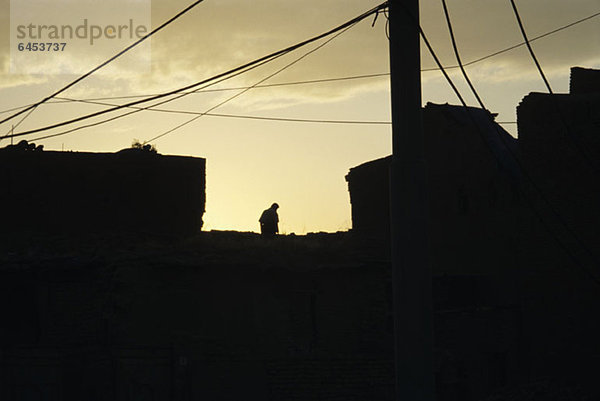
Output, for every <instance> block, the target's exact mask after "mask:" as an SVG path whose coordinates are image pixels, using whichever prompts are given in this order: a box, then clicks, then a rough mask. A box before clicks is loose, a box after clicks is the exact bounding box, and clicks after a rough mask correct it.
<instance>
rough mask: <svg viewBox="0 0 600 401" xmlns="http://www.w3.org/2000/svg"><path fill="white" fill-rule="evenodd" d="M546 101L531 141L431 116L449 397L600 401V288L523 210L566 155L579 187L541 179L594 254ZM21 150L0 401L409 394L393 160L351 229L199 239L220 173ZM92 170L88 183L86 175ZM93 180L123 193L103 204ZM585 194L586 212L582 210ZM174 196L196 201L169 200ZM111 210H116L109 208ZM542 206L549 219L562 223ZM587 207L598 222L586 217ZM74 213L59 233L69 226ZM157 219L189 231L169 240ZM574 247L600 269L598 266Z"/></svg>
mask: <svg viewBox="0 0 600 401" xmlns="http://www.w3.org/2000/svg"><path fill="white" fill-rule="evenodd" d="M556 96H559V97H560V96H561V95H556ZM562 96H565V95H562ZM567 96H568V95H567ZM573 96H580V95H573ZM581 96H586V97H585V99H588V96H592V97H593V96H594V95H589V94H585V95H581ZM540 98H543V99H546V98H545V96H538V95H530V96H529V97H528V98H526V99H525V100H524V102H523V103H522V105H521V106H520V107H519V133H520V136H522V138H520V140H519V141H516V140H514V139H513V138H511V137H510V136H509V135H508V134H507V133H506V132H504V131H503V130H502V129H501V128H499V127H498V126H497V125H496V124H495V123H493V122H492V121H491V120H490V118H489V117H490V115H489V113H488V112H486V111H482V110H476V109H473V110H472V112H473V115H472V116H471V117H469V116H468V115H466V113H465V111H464V110H463V109H462V108H460V107H455V106H448V105H433V104H430V105H428V106H427V107H425V109H424V111H423V113H424V114H423V116H424V127H425V133H426V150H427V153H426V154H427V157H428V163H429V188H430V200H431V210H430V217H431V218H430V230H429V232H430V234H431V238H430V240H431V261H432V268H433V273H434V276H433V297H434V330H435V332H434V337H435V349H434V356H435V360H434V370H435V376H436V390H437V399H438V400H439V401H476V400H482V401H483V400H485V401H498V400H506V401H509V400H510V401H513V400H518V401H525V400H527V401H532V400H559V401H567V400H568V401H570V400H577V401H583V400H596V399H600V395H599V394H598V389H597V388H596V387H597V386H596V383H595V381H596V380H597V377H596V376H597V372H596V370H597V369H595V367H596V366H598V364H599V362H600V345H599V344H600V343H599V342H598V337H600V328H599V322H598V319H596V311H597V310H599V308H600V291H599V289H598V288H599V287H598V286H597V285H596V284H595V282H594V281H593V280H592V279H591V278H590V276H589V275H587V274H586V273H584V270H582V269H581V266H579V265H578V264H576V263H574V262H573V259H572V257H569V255H568V254H566V253H565V251H564V250H563V249H561V247H560V246H558V245H557V243H556V241H555V239H554V238H553V236H552V235H551V234H549V231H548V230H547V229H546V228H545V226H544V223H543V222H542V220H541V219H540V216H538V215H537V214H536V213H534V212H533V211H532V210H531V209H529V208H528V206H527V204H528V202H527V201H526V199H529V197H530V196H531V194H532V193H533V190H532V189H531V188H530V187H527V186H526V184H525V182H526V180H527V178H526V177H524V176H523V174H522V173H521V169H520V168H519V166H518V165H516V164H515V162H514V159H513V158H512V155H513V154H515V155H517V156H518V157H520V158H521V159H520V162H521V164H523V165H526V164H527V163H534V162H536V163H538V162H539V163H541V161H543V160H546V158H547V157H548V156H547V155H541V154H540V155H539V156H536V158H533V157H532V156H530V155H531V154H532V153H531V152H532V151H533V150H536V149H537V150H539V151H542V150H543V151H544V152H552V154H553V155H554V156H553V157H555V159H553V162H552V164H557V165H558V164H559V163H562V168H559V167H558V166H557V168H556V169H555V170H552V171H556V172H560V173H561V174H563V175H561V176H557V177H551V176H550V177H549V176H545V175H544V174H545V173H546V172H547V171H548V170H547V169H546V167H540V168H538V170H535V168H534V166H535V165H534V164H530V165H528V166H529V167H528V168H529V169H530V172H529V174H534V173H538V174H541V175H544V177H546V179H547V180H548V181H547V182H548V183H547V184H545V185H546V186H545V190H547V191H548V194H549V195H547V196H554V197H555V198H554V200H553V202H558V200H560V199H562V197H566V198H565V199H566V201H565V202H564V203H555V204H556V205H557V206H556V207H559V206H560V205H562V206H560V207H566V209H559V211H560V213H561V214H564V215H565V216H570V217H568V218H569V219H570V220H569V222H570V224H573V227H575V229H576V230H578V232H581V233H582V235H587V236H586V237H585V238H584V240H585V241H591V240H592V239H593V231H592V229H593V228H594V227H597V226H598V224H597V222H598V221H597V220H595V219H596V218H597V208H594V207H595V206H594V205H597V204H598V202H596V201H595V199H596V198H594V197H595V196H596V195H597V192H594V191H593V190H591V189H590V190H589V199H588V198H584V199H583V200H585V201H583V200H581V202H580V200H579V198H578V197H577V196H574V197H572V198H569V196H571V195H570V193H565V191H564V189H562V185H569V188H570V190H576V189H577V185H586V186H587V188H593V187H592V186H591V184H590V183H587V182H585V180H587V179H589V177H590V176H589V175H585V174H586V172H585V171H580V170H573V169H572V166H574V165H575V164H574V162H575V160H573V159H566V160H565V159H561V158H560V157H563V156H565V154H563V153H562V152H555V151H554V150H552V146H550V143H551V142H548V146H545V145H544V141H543V139H542V138H543V135H545V134H546V129H548V131H547V132H548V135H549V136H550V135H551V132H554V131H551V130H550V129H551V128H553V127H554V126H555V125H556V122H555V124H549V125H548V126H544V127H545V128H544V129H537V128H536V127H539V126H540V124H544V121H545V120H544V118H543V116H544V115H546V118H548V119H550V118H555V116H553V115H552V112H551V111H548V110H547V109H545V107H546V106H544V104H545V103H544V102H543V101H539V100H538V99H540ZM527 99H530V100H527ZM565 99H566V100H565V101H568V102H571V101H573V100H574V99H575V98H573V97H566V98H565ZM582 101H583V102H584V103H578V104H579V106H577V107H574V108H573V109H572V110H573V113H574V114H573V116H575V117H569V116H570V114H569V113H567V112H566V110H567V109H562V110H565V111H563V115H564V118H565V120H566V121H571V122H570V124H573V125H572V126H581V127H591V129H590V130H587V131H585V132H586V133H587V134H585V135H589V136H583V137H585V138H591V139H592V140H593V138H594V137H592V136H591V135H593V132H595V131H594V127H595V124H596V121H597V120H596V119H597V115H598V114H597V113H596V112H593V111H589V112H588V111H586V113H587V114H584V115H587V116H589V118H590V119H588V120H584V119H581V117H577V116H580V114H578V113H580V110H581V109H582V108H583V110H595V109H593V107H596V103H593V102H592V103H585V102H588V101H589V99H588V100H582ZM582 104H589V107H591V108H588V109H585V108H584V106H581V105H582ZM550 106H552V107H554V106H553V105H552V103H551V104H550ZM585 107H588V106H585ZM544 110H545V111H544ZM533 116H537V117H536V118H538V120H536V121H537V122H536V123H535V124H533V123H532V124H529V123H528V122H529V121H531V119H532V118H534V117H533ZM570 118H572V119H570ZM555 131H556V134H557V135H559V134H561V132H560V130H558V129H556V130H555ZM596 132H597V131H596ZM552 135H554V134H552ZM526 138H530V139H526ZM561 138H562V137H561ZM521 140H523V141H529V142H528V143H529V144H530V147H527V146H521V144H520V141H521ZM561 140H562V139H561ZM586 140H587V139H586ZM517 142H519V143H517ZM587 151H588V152H592V151H593V147H592V146H587ZM24 152H25V153H24V154H21V155H20V156H21V157H22V158H21V159H19V160H21V161H17V162H15V163H21V164H20V165H21V166H25V167H23V169H24V170H23V171H25V172H27V175H24V173H21V172H20V170H15V169H14V166H16V165H19V164H10V163H7V162H6V160H9V159H7V157H13V158H16V157H17V156H16V155H9V156H6V154H0V160H4V162H3V163H5V164H3V168H6V169H11V168H12V169H13V170H11V171H12V174H13V175H12V177H15V176H16V175H18V174H21V177H24V178H22V180H19V181H13V182H16V184H11V185H13V186H11V188H13V189H11V191H12V192H11V194H12V195H11V196H10V197H9V198H11V199H12V201H10V202H8V205H9V206H11V205H12V207H21V208H22V209H20V210H21V212H20V213H21V214H23V213H24V216H22V217H21V218H22V221H23V222H26V223H27V224H24V225H23V227H21V226H20V225H19V220H18V219H19V218H18V217H16V216H11V217H10V218H11V219H12V220H10V221H11V222H12V223H11V224H12V225H13V227H16V228H14V229H13V230H12V231H10V232H9V235H6V236H5V237H4V238H3V240H2V241H1V242H0V319H1V321H0V400H2V401H4V400H10V401H13V400H14V401H17V400H18V401H29V400H36V401H38V400H44V401H46V400H48V401H80V400H93V401H104V400H106V401H108V400H110V401H113V400H117V401H121V400H126V401H134V400H170V401H192V400H209V401H216V400H235V401H237V400H272V401H275V400H277V401H279V400H281V401H284V400H286V401H287V400H298V401H300V400H301V401H313V400H314V401H317V400H318V401H341V400H344V401H345V400H350V401H374V400H389V401H391V400H393V399H394V388H393V385H394V384H393V383H394V379H393V375H394V367H393V358H392V355H393V341H392V339H393V337H392V336H393V333H392V328H393V324H392V314H391V298H392V297H391V295H392V292H391V277H390V263H389V251H388V250H389V245H388V243H389V238H388V231H389V227H388V226H387V221H388V219H387V213H388V198H387V193H386V191H387V178H386V174H387V163H388V161H387V159H381V160H377V161H373V162H369V163H367V164H365V165H363V166H358V167H356V168H353V169H351V171H350V173H349V175H348V182H349V188H350V194H351V200H352V206H353V211H352V213H353V214H352V216H353V221H354V228H353V230H352V231H351V232H346V233H335V234H314V235H307V236H279V237H277V238H274V239H272V240H264V239H263V238H261V237H260V236H259V235H257V234H251V233H235V232H208V233H206V232H198V231H199V226H200V225H201V223H200V222H201V216H202V212H203V211H204V189H203V188H204V160H201V159H200V160H198V159H191V158H176V157H166V156H157V155H152V154H146V153H139V152H137V151H128V152H129V153H131V152H137V153H131V154H129V155H128V154H126V153H127V152H126V153H124V154H110V155H90V154H63V155H57V154H56V152H47V153H46V152H39V151H35V150H33V149H31V150H27V151H24ZM29 152H31V153H29ZM38 152H39V153H38ZM44 154H45V155H46V156H43V155H44ZM574 155H575V153H574ZM53 158H54V159H53ZM69 158H71V159H69ZM77 158H79V159H78V161H77V162H76V161H75V160H73V159H77ZM84 159H85V161H84V162H83V161H82V160H84ZM12 160H14V159H12ZM23 160H27V163H24V162H23ZM51 160H52V163H50V161H51ZM561 160H563V161H561ZM92 161H93V162H92ZM36 163H37V164H36ZM69 163H71V164H69ZM76 163H79V164H78V165H81V166H87V167H81V168H80V169H75V168H73V166H74V165H75V164H76ZM582 163H583V162H582ZM582 165H583V164H582ZM36 166H39V167H37V168H36ZM58 166H61V167H60V168H59V167H58ZM36 172H37V174H36ZM50 172H53V173H52V174H51V173H50ZM58 172H60V174H58ZM81 172H83V174H81ZM77 174H81V177H80V178H81V180H73V179H72V177H74V176H77ZM107 174H108V177H110V179H109V178H108V177H107ZM39 176H43V177H45V179H46V180H55V182H58V184H55V185H54V186H50V185H49V184H47V183H46V182H45V181H44V180H40V179H39V178H37V177H39ZM61 177H62V178H61ZM66 177H68V179H67V178H66ZM86 177H87V178H93V177H96V178H94V180H96V182H98V183H103V184H102V185H100V186H98V185H96V184H95V185H91V184H90V183H91V182H92V181H90V180H85V178H86ZM103 177H104V178H103ZM584 177H587V178H584ZM559 178H560V179H559ZM36 180H37V181H36ZM31 183H34V184H35V185H31ZM107 183H110V185H108V184H107ZM115 183H118V185H117V184H115ZM86 185H90V187H86ZM111 185H116V186H111ZM132 185H133V186H134V189H131V188H132ZM99 187H102V188H108V189H111V188H112V189H111V190H108V191H107V192H106V196H107V198H106V199H104V198H102V196H103V195H104V192H103V191H98V188H99ZM40 188H45V190H46V191H47V192H46V197H47V198H48V202H53V203H52V205H54V206H53V207H56V208H60V207H62V208H63V209H60V210H62V211H63V212H62V213H65V214H66V215H61V214H60V213H59V214H56V215H52V216H46V215H43V214H42V215H40V216H37V215H32V213H33V212H34V211H35V210H36V208H37V209H38V210H45V211H46V213H48V211H47V210H46V209H40V207H45V206H43V205H44V202H43V200H44V199H45V198H43V197H42V195H41V193H42V191H41V190H40ZM53 188H65V189H64V191H65V194H66V193H69V194H71V197H67V196H63V195H62V193H60V192H59V193H56V192H55V191H54V190H53ZM552 188H554V189H555V190H554V192H553V191H551V190H552ZM19 191H20V192H19ZM128 191H131V193H129V192H128ZM578 193H582V192H578ZM140 194H144V196H143V197H140ZM25 195H27V196H25ZM76 195H78V196H79V198H76V197H75V196H76ZM28 196H29V197H31V199H28V198H27V197H28ZM55 197H57V198H60V199H62V202H71V203H70V205H71V207H69V208H66V207H64V206H62V205H61V204H60V202H59V200H58V199H54V198H55ZM169 197H170V198H172V199H167V198H169ZM526 197H527V198H526ZM15 199H19V200H21V201H23V202H30V204H29V206H27V207H22V206H18V205H15ZM76 199H82V200H87V202H83V203H84V204H86V203H87V204H89V205H94V206H93V207H91V206H86V207H87V209H86V210H83V209H82V211H81V212H78V213H80V214H78V215H77V216H78V218H75V216H71V215H69V214H68V211H69V210H79V209H77V207H80V208H84V205H77V204H76ZM110 199H113V201H110ZM118 199H120V200H118ZM131 199H137V200H136V201H132V200H131ZM149 199H150V200H149ZM107 200H108V201H107ZM2 201H3V202H6V200H5V199H3V200H2ZM533 201H534V202H535V205H536V206H538V207H539V206H540V205H542V204H543V203H542V200H540V199H538V198H533ZM100 202H105V203H100ZM121 202H123V205H125V206H122V204H121ZM169 202H171V203H169ZM570 202H580V203H577V205H578V207H581V208H587V209H586V210H581V211H580V210H577V211H573V210H571V209H570V208H569V207H568V206H569V203H570ZM159 203H161V205H160V207H159V206H158V204H159ZM173 203H177V204H181V205H183V207H179V208H177V207H167V206H165V205H173ZM114 204H116V205H117V206H118V207H117V209H116V210H121V212H118V213H120V214H118V213H116V212H114V213H112V214H109V213H107V212H105V210H104V209H103V208H102V205H105V207H106V205H114ZM4 205H6V204H4ZM5 207H8V206H5ZM13 210H17V209H13ZM52 210H53V209H52ZM540 210H541V217H543V218H544V220H547V219H548V216H549V215H550V214H551V213H550V212H549V211H548V210H547V209H540ZM94 211H98V213H101V216H102V217H103V218H106V219H109V221H99V222H98V223H97V225H88V221H89V220H88V219H82V217H88V216H89V215H90V214H91V215H93V213H94ZM127 211H132V214H131V216H129V215H128V214H127V213H126V212H127ZM25 212H28V213H29V214H27V213H25ZM134 212H135V213H134ZM102 213H104V214H102ZM157 213H158V214H157ZM569 213H571V214H569ZM114 216H119V218H118V219H115V218H114ZM586 216H587V218H589V219H590V222H587V221H586V220H585V219H583V220H578V219H579V218H582V217H586ZM127 217H130V218H131V219H132V220H127ZM90 218H91V219H96V220H102V219H101V218H100V217H94V216H92V217H90ZM171 218H173V221H175V222H176V223H171V224H172V225H170V226H169V224H170V223H169V221H171ZM36 219H38V220H36ZM121 219H123V221H121ZM63 220H64V221H66V222H67V223H68V224H65V226H64V227H65V229H64V230H63V229H57V227H62V226H59V225H57V224H59V223H60V222H61V221H63ZM36 222H43V223H44V224H42V225H40V227H41V228H40V229H38V228H37V227H38V226H36V224H37V223H36ZM121 224H123V226H120V225H121ZM160 224H167V227H171V228H170V229H169V230H167V231H168V232H169V233H175V234H176V235H164V233H161V232H157V231H156V230H155V228H156V226H158V225H160ZM557 224H558V222H556V221H552V225H551V228H553V229H556V227H557ZM85 227H92V228H94V227H104V228H103V229H102V230H100V229H99V230H92V229H85ZM111 227H125V228H128V227H129V229H122V230H116V229H110V228H111ZM140 228H141V229H140ZM587 230H589V231H587ZM185 232H195V234H194V235H186V236H183V233H185ZM18 233H25V235H17V234H18ZM74 233H76V234H74ZM559 234H561V235H563V236H564V237H565V238H566V237H567V233H565V232H564V231H562V232H560V233H559ZM561 238H562V237H561ZM575 242H576V241H575V240H571V242H567V243H566V244H567V246H569V247H573V246H574V243H575ZM592 244H593V242H592ZM569 249H574V250H575V256H576V257H579V258H581V260H582V265H583V266H584V268H585V269H587V271H588V272H590V273H591V274H596V277H597V274H598V271H594V270H593V269H592V268H593V265H591V262H590V259H592V257H591V256H589V255H588V256H587V257H588V259H583V258H582V257H583V255H587V252H586V251H585V250H583V249H578V250H577V249H576V248H569ZM571 256H573V255H571ZM590 383H591V385H590Z"/></svg>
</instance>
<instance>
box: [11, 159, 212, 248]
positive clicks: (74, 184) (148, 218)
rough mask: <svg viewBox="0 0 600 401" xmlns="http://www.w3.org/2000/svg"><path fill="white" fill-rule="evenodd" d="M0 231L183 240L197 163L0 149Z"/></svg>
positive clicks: (197, 209)
mask: <svg viewBox="0 0 600 401" xmlns="http://www.w3.org/2000/svg"><path fill="white" fill-rule="evenodd" d="M0 171H2V184H0V185H1V187H2V190H1V193H2V196H1V197H0V206H1V207H2V211H3V214H2V224H0V227H1V228H0V234H2V235H9V236H11V235H18V234H19V233H27V232H34V233H38V234H39V233H48V234H69V235H73V234H88V233H106V232H131V233H159V234H169V235H188V234H192V233H194V232H197V231H200V229H201V228H202V216H203V214H204V210H205V198H206V196H205V159H202V158H193V157H181V156H163V155H158V154H155V153H151V152H144V151H142V150H133V149H132V150H125V151H121V152H118V153H86V152H45V151H41V150H32V149H22V148H21V149H18V148H4V149H0Z"/></svg>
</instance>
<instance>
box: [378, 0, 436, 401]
mask: <svg viewBox="0 0 600 401" xmlns="http://www.w3.org/2000/svg"><path fill="white" fill-rule="evenodd" d="M418 25H419V0H390V1H389V31H390V69H391V93H392V145H393V153H392V164H391V167H390V224H391V226H390V229H391V244H392V254H391V255H392V285H393V307H394V346H395V364H396V400H397V401H433V400H434V399H435V382H434V376H433V322H432V320H433V317H432V315H433V307H432V299H431V270H430V264H429V250H428V235H427V231H428V214H429V202H428V196H427V166H426V163H425V156H424V143H423V126H422V120H421V71H420V70H421V54H420V42H419V40H420V38H419V26H418Z"/></svg>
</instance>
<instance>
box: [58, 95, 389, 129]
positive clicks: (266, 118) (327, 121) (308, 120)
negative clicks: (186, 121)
mask: <svg viewBox="0 0 600 401" xmlns="http://www.w3.org/2000/svg"><path fill="white" fill-rule="evenodd" d="M57 99H63V100H65V101H68V102H73V103H86V104H94V105H99V106H114V104H112V103H105V102H95V101H89V100H81V99H70V98H65V97H57ZM132 108H134V109H136V110H140V111H141V110H146V111H154V112H159V113H171V114H187V115H197V116H207V117H223V118H238V119H248V120H264V121H281V122H285V121H287V122H300V123H323V124H360V125H390V124H392V122H391V121H373V120H371V121H366V120H332V119H315V118H293V117H272V116H253V115H241V114H223V113H210V112H200V111H190V110H171V109H157V108H155V107H152V108H147V109H146V108H141V107H139V108H136V107H132Z"/></svg>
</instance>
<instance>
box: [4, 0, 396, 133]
mask: <svg viewBox="0 0 600 401" xmlns="http://www.w3.org/2000/svg"><path fill="white" fill-rule="evenodd" d="M385 7H387V2H384V3H382V4H380V5H379V6H376V7H373V8H372V9H370V10H368V11H366V12H364V13H363V14H361V15H359V16H357V17H355V18H353V19H351V20H349V21H347V22H345V23H343V24H341V25H339V26H337V27H335V28H333V29H330V30H329V31H327V32H324V33H322V34H320V35H317V36H314V37H312V38H310V39H307V40H304V41H302V42H299V43H296V44H295V45H292V46H289V47H287V48H285V49H282V50H279V51H276V52H274V53H271V54H269V55H266V56H263V57H261V58H259V59H256V60H253V61H251V62H248V63H246V64H244V65H241V66H239V67H236V68H233V69H231V70H229V71H226V72H223V73H221V74H218V75H216V76H213V77H211V78H208V79H204V80H202V81H199V82H196V83H193V84H190V85H187V86H184V87H181V88H178V89H174V90H171V91H169V92H165V93H162V94H159V95H156V96H152V97H149V98H146V99H142V100H136V101H133V102H129V103H127V104H124V105H120V106H116V107H112V108H109V109H105V110H102V111H98V112H95V113H91V114H88V115H84V116H81V117H77V118H74V119H71V120H67V121H63V122H60V123H56V124H53V125H49V126H46V127H42V128H37V129H33V130H29V131H25V132H20V133H17V134H12V135H5V136H4V138H6V137H16V136H23V135H29V134H33V133H36V132H42V131H47V130H49V129H53V128H58V127H61V126H65V125H69V124H73V123H76V122H79V121H83V120H86V119H89V118H92V117H97V116H99V115H102V114H106V113H110V112H113V111H116V110H120V109H122V108H125V107H129V106H135V105H138V104H142V103H145V102H149V101H152V100H156V99H160V98H163V97H167V96H171V95H174V94H178V93H181V92H184V91H187V90H190V89H194V88H197V87H198V86H201V85H204V84H206V83H208V82H211V81H215V80H217V79H220V78H223V77H227V76H229V75H231V74H233V73H236V72H239V71H240V70H244V69H246V68H249V67H251V66H253V65H256V64H258V63H261V62H264V61H269V60H270V59H273V58H275V57H279V56H282V55H284V54H287V53H289V52H292V51H294V50H296V49H298V48H300V47H303V46H306V45H308V44H310V43H312V42H315V41H317V40H319V39H322V38H324V37H327V36H329V35H331V34H334V33H336V32H339V31H341V30H343V29H345V28H347V27H349V26H351V25H353V24H355V23H357V22H360V21H362V20H363V19H365V18H367V17H369V16H370V15H372V14H373V13H375V12H377V11H378V10H380V9H382V8H385Z"/></svg>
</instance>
